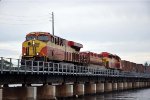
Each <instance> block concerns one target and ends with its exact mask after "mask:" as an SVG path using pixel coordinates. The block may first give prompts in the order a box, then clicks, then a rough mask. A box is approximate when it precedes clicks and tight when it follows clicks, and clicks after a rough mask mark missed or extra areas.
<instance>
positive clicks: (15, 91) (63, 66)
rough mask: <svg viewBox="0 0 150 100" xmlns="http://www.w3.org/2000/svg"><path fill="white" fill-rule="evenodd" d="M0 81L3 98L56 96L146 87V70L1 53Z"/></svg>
mask: <svg viewBox="0 0 150 100" xmlns="http://www.w3.org/2000/svg"><path fill="white" fill-rule="evenodd" d="M21 62H22V64H21ZM10 84H21V85H22V86H20V87H9V86H10ZM33 84H36V85H37V84H42V85H41V86H36V85H34V86H33ZM0 85H1V88H2V89H1V91H2V94H1V97H3V98H4V99H10V98H14V99H30V98H32V99H56V98H61V97H72V96H82V95H86V94H95V93H104V92H111V91H121V90H127V89H135V88H143V87H149V86H150V73H136V72H123V71H120V70H112V69H104V68H102V67H87V66H79V65H78V66H77V65H73V64H68V63H53V62H41V61H30V60H25V61H21V60H20V59H12V58H4V57H1V59H0Z"/></svg>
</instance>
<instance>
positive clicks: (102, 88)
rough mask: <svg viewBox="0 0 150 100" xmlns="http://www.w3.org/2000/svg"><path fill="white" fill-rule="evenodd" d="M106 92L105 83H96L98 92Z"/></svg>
mask: <svg viewBox="0 0 150 100" xmlns="http://www.w3.org/2000/svg"><path fill="white" fill-rule="evenodd" d="M103 92H104V83H97V84H96V93H103Z"/></svg>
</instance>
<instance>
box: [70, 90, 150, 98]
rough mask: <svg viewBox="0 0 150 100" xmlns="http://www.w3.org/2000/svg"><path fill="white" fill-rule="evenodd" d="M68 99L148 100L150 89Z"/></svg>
mask: <svg viewBox="0 0 150 100" xmlns="http://www.w3.org/2000/svg"><path fill="white" fill-rule="evenodd" d="M69 100H150V89H139V90H129V91H123V92H113V93H107V94H97V95H88V96H84V97H79V98H72V99H69Z"/></svg>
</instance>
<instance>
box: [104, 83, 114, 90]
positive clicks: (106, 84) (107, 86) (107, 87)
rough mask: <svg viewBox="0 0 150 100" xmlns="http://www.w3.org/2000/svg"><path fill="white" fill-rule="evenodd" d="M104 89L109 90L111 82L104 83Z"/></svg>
mask: <svg viewBox="0 0 150 100" xmlns="http://www.w3.org/2000/svg"><path fill="white" fill-rule="evenodd" d="M104 91H105V92H111V91H112V83H104Z"/></svg>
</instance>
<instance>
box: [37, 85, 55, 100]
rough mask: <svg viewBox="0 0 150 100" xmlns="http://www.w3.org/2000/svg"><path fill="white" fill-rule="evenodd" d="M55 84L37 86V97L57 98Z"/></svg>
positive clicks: (39, 98)
mask: <svg viewBox="0 0 150 100" xmlns="http://www.w3.org/2000/svg"><path fill="white" fill-rule="evenodd" d="M55 96H56V95H55V86H53V85H44V86H39V87H37V99H38V100H41V99H55Z"/></svg>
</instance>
